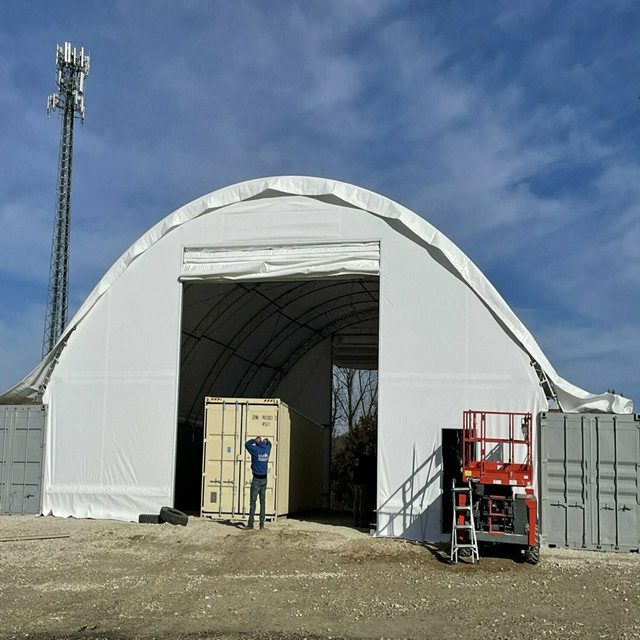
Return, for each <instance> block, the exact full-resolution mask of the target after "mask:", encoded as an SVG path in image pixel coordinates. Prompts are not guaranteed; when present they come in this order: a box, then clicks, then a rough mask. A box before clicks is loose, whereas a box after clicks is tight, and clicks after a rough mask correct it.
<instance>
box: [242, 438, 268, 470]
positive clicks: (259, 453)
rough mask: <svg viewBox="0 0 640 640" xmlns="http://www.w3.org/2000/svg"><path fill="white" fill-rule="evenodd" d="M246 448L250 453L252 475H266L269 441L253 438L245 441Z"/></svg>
mask: <svg viewBox="0 0 640 640" xmlns="http://www.w3.org/2000/svg"><path fill="white" fill-rule="evenodd" d="M244 446H245V448H246V450H247V451H248V452H249V453H250V454H251V472H252V473H253V475H254V476H258V477H262V478H266V477H267V463H268V462H269V454H270V453H271V442H269V440H261V441H260V442H259V443H257V442H256V440H255V438H252V439H251V440H248V441H247V442H245V445H244Z"/></svg>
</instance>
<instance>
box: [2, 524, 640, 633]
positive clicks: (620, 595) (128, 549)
mask: <svg viewBox="0 0 640 640" xmlns="http://www.w3.org/2000/svg"><path fill="white" fill-rule="evenodd" d="M46 535H51V536H53V535H64V536H68V537H59V538H50V539H39V540H15V541H8V540H6V539H7V538H12V537H24V536H46ZM0 538H2V539H3V541H2V542H0V638H3V639H4V638H27V637H28V638H30V639H31V640H33V639H34V638H86V639H92V640H95V639H97V638H189V639H191V638H193V639H195V638H216V639H224V640H238V639H245V638H257V639H263V638H281V639H283V640H284V639H302V638H308V639H312V638H314V639H315V638H334V639H336V638H434V639H436V638H437V639H446V638H463V637H464V638H472V639H473V640H482V639H485V638H486V639H488V638H491V639H492V640H500V639H507V638H514V639H515V638H518V639H523V640H529V639H534V638H535V639H538V638H580V639H590V638H594V639H598V640H599V639H602V638H609V639H611V640H614V639H615V640H618V639H624V638H640V620H639V616H640V556H639V555H638V554H604V553H594V552H578V551H570V550H558V549H545V548H543V549H542V553H541V562H540V564H539V565H537V566H530V565H527V564H523V563H521V562H517V561H514V559H513V558H511V557H507V556H506V555H504V556H503V557H499V556H496V555H495V554H494V555H493V556H492V557H491V556H486V555H485V557H483V558H482V560H481V562H480V563H478V564H466V563H460V564H457V565H449V564H448V563H447V562H446V558H445V556H444V554H443V552H442V551H440V550H439V549H437V548H435V547H433V546H426V545H421V544H417V543H411V542H407V541H402V540H392V539H387V538H373V537H371V536H369V535H368V534H367V533H365V532H362V531H359V530H355V529H352V528H350V527H348V526H340V525H339V524H333V525H332V524H320V523H318V522H311V521H301V520H293V519H288V520H287V519H283V520H279V521H278V522H276V523H273V524H267V527H266V529H265V530H264V531H259V530H256V531H248V532H245V531H241V530H239V529H238V528H237V527H236V526H232V525H231V524H229V523H218V522H212V521H209V520H201V519H200V518H190V520H189V524H188V526H186V527H180V526H171V525H168V524H165V525H153V524H134V523H126V522H116V521H106V520H103V521H97V520H75V519H60V518H52V517H46V518H42V517H39V518H36V517H33V516H3V517H0Z"/></svg>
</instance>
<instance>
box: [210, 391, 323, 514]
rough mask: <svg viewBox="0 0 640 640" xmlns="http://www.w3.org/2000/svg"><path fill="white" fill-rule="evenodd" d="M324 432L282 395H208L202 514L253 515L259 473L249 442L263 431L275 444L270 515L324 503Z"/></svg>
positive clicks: (269, 482) (270, 465)
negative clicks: (253, 490)
mask: <svg viewBox="0 0 640 640" xmlns="http://www.w3.org/2000/svg"><path fill="white" fill-rule="evenodd" d="M324 432H325V429H324V428H323V427H322V426H320V425H319V424H316V423H315V422H312V421H311V420H309V419H307V418H305V417H304V416H302V415H301V414H299V413H298V412H297V411H295V410H293V409H292V408H291V407H289V406H287V405H286V404H285V403H284V402H282V400H280V399H277V398H267V399H253V398H251V399H247V398H210V397H207V398H205V426H204V447H203V464H202V501H201V516H202V517H206V518H220V519H231V520H236V519H237V520H246V519H247V518H248V516H249V490H250V487H251V480H252V477H253V475H252V473H251V456H250V455H249V453H248V452H247V450H246V449H245V443H246V442H247V441H248V440H250V439H252V438H256V437H257V436H261V437H262V438H268V439H269V440H270V441H271V443H272V448H271V455H270V457H269V463H268V474H267V492H266V501H265V502H266V519H267V520H275V519H276V518H277V517H278V516H283V515H286V514H290V513H296V512H300V511H306V510H309V509H316V508H320V507H321V506H322V489H323V470H324V468H325V465H324V450H325V441H326V438H325V433H324ZM259 509H260V504H259V501H258V504H257V506H256V514H257V513H258V512H259Z"/></svg>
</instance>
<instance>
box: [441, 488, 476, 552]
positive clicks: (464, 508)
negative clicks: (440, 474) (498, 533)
mask: <svg viewBox="0 0 640 640" xmlns="http://www.w3.org/2000/svg"><path fill="white" fill-rule="evenodd" d="M451 494H452V496H453V524H452V526H451V555H450V557H449V561H450V562H451V563H452V564H455V563H457V562H458V552H459V551H462V553H461V554H460V555H461V556H463V555H464V556H469V557H471V562H475V561H476V560H478V561H480V555H479V554H478V538H477V537H476V525H475V522H474V520H473V500H472V493H471V482H469V483H468V484H467V485H466V486H464V487H456V482H455V480H454V481H453V486H452V491H451ZM461 539H462V540H461Z"/></svg>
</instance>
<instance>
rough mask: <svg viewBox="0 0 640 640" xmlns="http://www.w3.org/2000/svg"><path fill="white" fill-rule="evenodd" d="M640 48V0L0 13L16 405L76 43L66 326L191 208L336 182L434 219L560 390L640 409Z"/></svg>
mask: <svg viewBox="0 0 640 640" xmlns="http://www.w3.org/2000/svg"><path fill="white" fill-rule="evenodd" d="M639 33H640V7H638V5H637V2H635V0H629V1H623V0H620V1H610V2H601V1H595V0H594V1H591V2H590V1H586V0H583V1H573V2H572V1H566V2H562V3H558V2H552V1H549V2H545V1H537V2H527V3H524V2H523V3H519V2H515V3H514V2H512V1H505V2H491V3H473V2H448V1H444V0H443V1H432V2H418V1H415V2H399V1H396V2H376V1H375V0H354V1H349V0H342V1H335V2H331V1H327V0H325V1H317V2H316V1H312V0H306V1H300V2H279V1H277V0H271V1H269V2H264V1H258V0H256V1H255V2H242V1H234V2H228V1H222V0H220V1H217V0H202V1H200V0H184V1H183V2H178V1H176V2H163V1H160V0H154V1H151V0H147V1H142V0H139V1H136V0H134V1H127V2H125V1H123V2H110V1H104V2H98V1H97V0H93V1H91V0H89V1H87V0H84V1H83V2H73V1H69V0H67V1H65V2H56V1H53V2H52V1H47V2H44V1H43V2H29V3H18V2H8V1H6V0H5V1H2V0H0V87H1V88H0V113H1V114H2V116H1V117H0V136H1V138H0V139H1V140H2V147H3V153H2V154H0V300H1V303H0V390H5V389H7V388H8V387H10V386H12V385H13V384H14V383H16V382H18V381H19V380H20V379H22V377H23V376H24V375H26V374H27V373H28V372H29V371H30V370H31V369H32V368H33V367H34V366H35V365H36V364H37V363H38V361H39V359H40V353H41V349H42V333H43V326H44V312H45V304H46V293H47V282H48V271H49V253H50V245H51V234H52V229H53V216H54V207H55V182H56V173H57V159H58V144H59V136H60V120H59V117H58V116H54V117H51V118H47V116H46V111H45V107H46V98H47V95H48V94H50V93H53V92H54V91H55V47H56V44H57V43H58V42H60V43H61V42H64V41H65V40H69V41H71V42H72V43H73V44H74V45H75V46H77V47H80V46H84V47H85V48H86V49H88V50H89V51H90V54H91V72H90V75H89V78H88V81H87V89H86V109H87V115H86V120H85V123H84V125H83V126H82V127H80V126H77V127H76V132H75V146H74V169H73V197H72V232H71V243H72V247H71V273H70V311H71V314H73V312H74V311H75V310H76V309H77V308H78V306H79V305H80V303H81V302H82V301H83V300H84V298H85V297H86V295H87V294H88V293H89V292H90V291H91V289H92V288H93V286H94V285H95V284H96V283H97V281H98V280H99V279H100V277H101V276H102V275H103V273H104V272H105V271H106V270H107V269H108V268H109V267H110V266H111V264H112V263H113V262H114V261H115V260H116V259H117V258H118V257H119V256H120V254H122V253H123V252H124V251H125V250H126V249H127V248H128V247H129V245H131V244H132V243H133V242H134V241H135V240H136V239H137V238H138V237H139V236H140V235H141V234H142V233H144V231H146V230H147V229H148V228H149V227H151V226H152V225H153V224H154V223H155V222H157V221H158V220H160V219H161V218H163V217H164V216H166V215H167V214H169V213H171V212H172V211H173V210H174V209H176V208H178V207H179V206H181V205H182V204H184V203H186V202H189V201H191V200H193V199H194V198H196V197H198V196H200V195H203V194H205V193H208V192H210V191H213V190H214V189H217V188H219V187H223V186H226V185H228V184H232V183H235V182H239V181H242V180H246V179H250V178H255V177H261V176H267V175H278V174H304V175H316V176H324V177H330V178H335V179H338V180H343V181H346V182H351V183H354V184H357V185H360V186H363V187H365V188H368V189H372V190H373V191H376V192H379V193H381V194H383V195H385V196H388V197H389V198H391V199H393V200H396V201H397V202H399V203H401V204H403V205H405V206H407V207H409V208H410V209H412V210H413V211H415V212H416V213H418V214H420V215H422V216H423V217H425V218H426V219H427V220H429V222H431V223H432V224H434V225H435V226H436V227H437V228H439V229H440V230H441V231H442V232H443V233H445V234H446V235H447V236H448V237H449V238H450V239H451V240H452V241H453V242H455V243H456V244H457V245H458V246H459V247H460V248H461V249H462V250H463V251H464V252H465V253H467V255H469V257H470V258H471V259H472V260H473V261H474V262H475V263H476V264H477V265H478V266H479V267H480V268H481V269H482V271H483V272H484V273H485V275H487V277H488V278H489V279H490V280H491V281H492V283H493V284H494V285H495V286H496V287H497V289H498V290H499V291H500V292H501V294H502V295H503V296H504V297H505V299H506V300H507V302H508V303H509V304H510V305H511V307H512V308H513V309H514V310H515V311H516V313H517V314H518V315H519V316H520V318H521V319H522V320H523V321H524V323H525V324H526V325H527V326H528V328H529V329H530V330H531V332H532V333H533V335H534V336H535V338H536V339H537V340H538V342H539V344H540V346H541V347H542V349H543V350H544V351H545V353H546V355H547V357H548V358H549V359H550V360H551V362H552V363H553V364H554V366H555V368H556V369H557V371H558V373H559V374H560V375H562V376H563V377H565V378H567V379H568V380H570V381H571V382H573V383H574V384H577V385H579V386H581V387H583V388H585V389H587V390H589V391H592V392H602V391H605V390H606V389H607V388H615V389H616V391H619V392H622V393H624V395H626V396H628V397H631V398H633V399H634V401H635V405H636V407H640V364H639V363H640V339H639V338H640V133H639V126H638V125H639V123H640V100H638V96H640V68H639V67H640V64H639V63H640V56H639V55H638V34H639Z"/></svg>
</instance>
